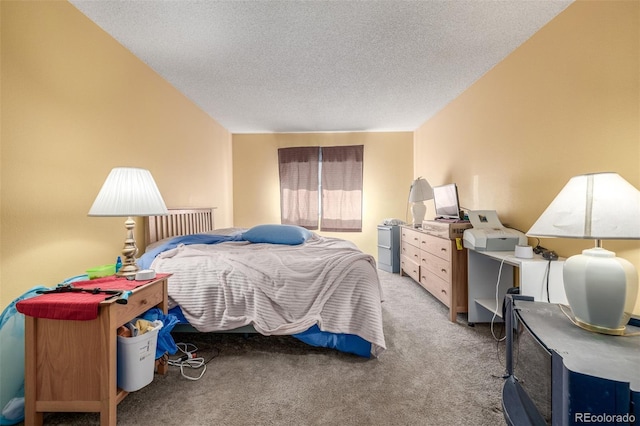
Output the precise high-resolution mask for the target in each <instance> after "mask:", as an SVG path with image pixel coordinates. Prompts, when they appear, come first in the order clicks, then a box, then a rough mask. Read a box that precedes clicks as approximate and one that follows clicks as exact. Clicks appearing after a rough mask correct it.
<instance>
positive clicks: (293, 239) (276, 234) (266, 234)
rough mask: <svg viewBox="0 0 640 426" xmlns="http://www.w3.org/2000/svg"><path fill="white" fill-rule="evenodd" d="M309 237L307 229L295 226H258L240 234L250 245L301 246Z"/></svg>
mask: <svg viewBox="0 0 640 426" xmlns="http://www.w3.org/2000/svg"><path fill="white" fill-rule="evenodd" d="M310 236H311V232H310V231H308V230H307V229H305V228H303V227H301V226H296V225H258V226H254V227H253V228H251V229H249V230H248V231H246V232H245V233H244V234H242V239H244V240H246V241H249V242H252V243H269V244H288V245H296V244H302V243H304V242H305V241H307V239H309V237H310Z"/></svg>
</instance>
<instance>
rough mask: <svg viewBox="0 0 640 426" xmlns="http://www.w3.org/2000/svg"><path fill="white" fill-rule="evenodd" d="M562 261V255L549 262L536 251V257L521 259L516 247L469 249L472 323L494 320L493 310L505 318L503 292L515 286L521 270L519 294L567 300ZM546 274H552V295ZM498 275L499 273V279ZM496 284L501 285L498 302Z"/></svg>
mask: <svg viewBox="0 0 640 426" xmlns="http://www.w3.org/2000/svg"><path fill="white" fill-rule="evenodd" d="M563 265H564V259H562V258H560V259H558V260H554V261H551V262H549V261H548V260H546V259H543V258H542V256H540V255H534V257H533V259H520V258H517V257H516V256H515V254H514V252H513V251H476V250H469V251H468V274H469V276H468V280H467V282H468V285H469V313H468V321H469V324H470V325H472V324H474V323H477V322H491V320H492V318H493V316H494V312H495V313H496V319H499V320H502V303H503V300H504V295H505V294H506V293H507V290H508V289H509V288H511V287H513V286H514V277H515V273H518V283H519V285H520V294H523V295H525V296H532V297H533V298H534V300H536V301H542V302H549V301H550V302H551V303H563V304H567V297H566V295H565V293H564V282H563V280H562V267H563ZM501 269H502V271H500V270H501ZM547 274H549V298H547ZM498 276H500V281H499V282H498ZM496 286H497V287H498V297H497V303H496ZM496 309H497V311H496Z"/></svg>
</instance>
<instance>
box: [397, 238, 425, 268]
mask: <svg viewBox="0 0 640 426" xmlns="http://www.w3.org/2000/svg"><path fill="white" fill-rule="evenodd" d="M400 254H401V255H402V256H406V257H408V258H409V259H411V260H412V261H413V262H415V263H416V265H419V264H420V249H419V248H418V247H416V246H413V245H411V244H409V243H407V242H405V241H404V240H402V245H401V248H400Z"/></svg>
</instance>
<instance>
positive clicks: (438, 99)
mask: <svg viewBox="0 0 640 426" xmlns="http://www.w3.org/2000/svg"><path fill="white" fill-rule="evenodd" d="M71 3H72V4H73V5H74V6H75V7H77V8H78V9H79V10H80V11H81V12H82V13H84V14H85V15H86V16H87V17H89V19H91V20H92V21H94V22H95V23H96V24H97V25H99V26H100V27H101V28H103V29H104V30H105V31H106V32H107V33H109V34H110V35H111V36H112V37H114V38H115V39H116V40H118V41H119V42H120V43H121V44H122V45H124V46H125V47H126V48H127V49H129V50H130V51H131V52H132V53H133V54H134V55H136V56H137V57H138V58H140V59H141V60H142V61H143V62H145V63H146V64H148V65H149V66H150V67H151V68H153V69H154V70H155V71H156V72H157V73H158V74H160V75H161V76H162V77H164V78H165V79H166V80H167V81H169V82H170V83H171V84H172V85H173V86H175V87H176V88H177V89H178V90H180V91H181V92H182V93H183V94H184V95H185V96H187V97H188V98H189V99H191V100H192V101H193V102H194V103H195V104H197V105H198V106H199V107H200V108H202V109H203V110H204V111H206V112H207V113H208V114H209V115H210V116H211V117H213V118H214V119H215V120H217V121H218V122H219V123H220V124H221V125H223V126H224V127H225V128H226V129H227V130H229V131H230V132H232V133H270V132H324V131H327V132H331V131H412V130H415V129H416V128H417V127H419V126H420V125H421V124H422V123H424V121H426V120H427V119H428V118H430V117H431V116H433V115H434V114H435V113H437V112H438V111H439V110H441V109H442V108H443V107H444V106H445V105H446V104H447V103H449V102H450V101H451V100H453V99H454V98H455V97H456V96H458V95H459V94H460V93H462V92H463V91H464V90H465V89H466V88H468V87H469V86H470V85H471V84H473V83H474V82H475V81H476V80H477V79H478V78H480V77H481V76H482V75H483V74H485V73H486V72H487V71H489V70H490V69H491V68H492V67H493V66H494V65H495V64H497V63H498V62H500V61H501V60H502V59H504V58H505V57H506V56H507V55H508V54H509V53H511V52H512V51H513V50H514V49H516V48H517V47H518V46H519V45H521V44H522V43H523V42H524V41H526V40H527V39H528V38H529V37H531V35H533V33H535V32H536V31H537V30H539V29H540V28H541V27H542V26H544V25H545V24H546V23H547V22H549V21H550V20H551V19H553V18H554V17H555V16H556V15H557V14H558V13H560V12H561V11H562V10H564V9H565V8H566V7H567V6H568V5H569V4H570V3H571V0H544V1H543V0H504V1H499V0H471V1H465V0H438V1H436V0H428V1H190V0H180V1H178V0H176V1H167V0H162V1H161V0H155V1H106V0H98V1H96V0H91V1H84V0H71Z"/></svg>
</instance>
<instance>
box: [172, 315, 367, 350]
mask: <svg viewBox="0 0 640 426" xmlns="http://www.w3.org/2000/svg"><path fill="white" fill-rule="evenodd" d="M169 314H173V315H174V316H175V317H176V318H177V319H178V321H179V323H180V324H189V321H187V318H186V317H185V316H184V314H183V313H182V309H180V306H176V307H175V308H172V309H170V310H169ZM171 327H172V328H173V325H172V326H171ZM292 336H293V337H295V338H296V339H298V340H300V341H302V342H304V343H306V344H308V345H311V346H318V347H322V348H331V349H336V350H339V351H341V352H347V353H350V354H354V355H358V356H361V357H364V358H371V343H370V342H368V341H366V340H365V339H363V338H362V337H360V336H356V335H355V334H344V333H331V332H329V331H322V330H320V327H318V325H317V324H316V325H314V326H312V327H310V328H309V329H308V330H307V331H303V332H302V333H297V334H293V335H292Z"/></svg>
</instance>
